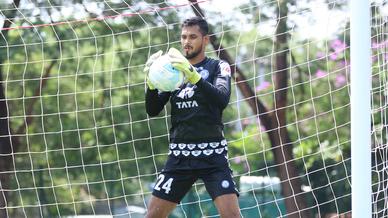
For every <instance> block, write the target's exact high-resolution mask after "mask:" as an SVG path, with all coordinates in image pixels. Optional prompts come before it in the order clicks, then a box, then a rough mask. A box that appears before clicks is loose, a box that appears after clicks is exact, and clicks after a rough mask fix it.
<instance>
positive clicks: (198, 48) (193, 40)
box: [181, 25, 208, 59]
mask: <svg viewBox="0 0 388 218" xmlns="http://www.w3.org/2000/svg"><path fill="white" fill-rule="evenodd" d="M207 42H208V36H203V35H202V33H201V31H200V29H199V26H198V25H194V26H186V27H183V28H182V33H181V44H182V49H183V54H184V56H185V57H186V58H187V59H192V58H195V57H197V56H198V54H200V53H201V52H205V47H206V44H207Z"/></svg>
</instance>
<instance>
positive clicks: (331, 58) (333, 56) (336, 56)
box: [329, 52, 338, 61]
mask: <svg viewBox="0 0 388 218" xmlns="http://www.w3.org/2000/svg"><path fill="white" fill-rule="evenodd" d="M329 58H330V60H332V61H335V60H337V58H338V54H337V52H333V53H330V55H329Z"/></svg>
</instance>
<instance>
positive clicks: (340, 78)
mask: <svg viewBox="0 0 388 218" xmlns="http://www.w3.org/2000/svg"><path fill="white" fill-rule="evenodd" d="M346 83H347V81H346V77H345V76H344V75H342V74H339V75H337V76H336V77H335V83H334V85H335V87H337V88H338V87H342V86H343V85H345V84H346Z"/></svg>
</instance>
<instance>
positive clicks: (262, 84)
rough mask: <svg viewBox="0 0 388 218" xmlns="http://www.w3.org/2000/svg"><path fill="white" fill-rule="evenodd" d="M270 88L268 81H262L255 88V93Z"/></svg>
mask: <svg viewBox="0 0 388 218" xmlns="http://www.w3.org/2000/svg"><path fill="white" fill-rule="evenodd" d="M270 86H271V83H270V82H268V81H264V82H262V83H260V85H258V86H256V92H259V91H262V90H264V89H267V88H268V87H270Z"/></svg>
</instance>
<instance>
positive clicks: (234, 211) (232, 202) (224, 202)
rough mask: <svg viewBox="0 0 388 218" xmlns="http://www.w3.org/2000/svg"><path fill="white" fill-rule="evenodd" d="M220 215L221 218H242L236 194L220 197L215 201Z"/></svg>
mask: <svg viewBox="0 0 388 218" xmlns="http://www.w3.org/2000/svg"><path fill="white" fill-rule="evenodd" d="M214 204H215V205H216V207H217V210H218V213H219V214H220V216H221V218H236V217H240V208H239V206H238V200H237V195H236V194H226V195H221V196H218V197H217V198H216V199H215V200H214Z"/></svg>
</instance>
